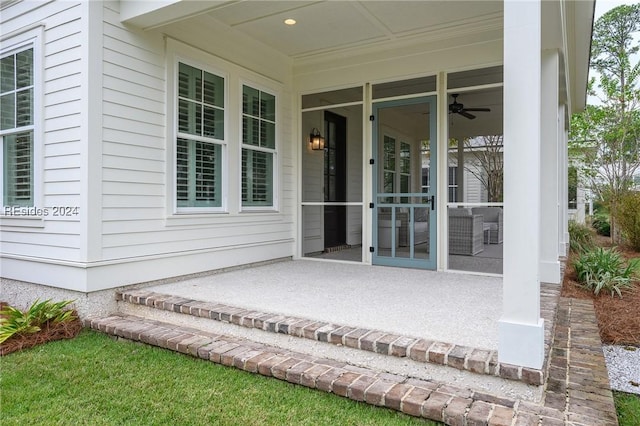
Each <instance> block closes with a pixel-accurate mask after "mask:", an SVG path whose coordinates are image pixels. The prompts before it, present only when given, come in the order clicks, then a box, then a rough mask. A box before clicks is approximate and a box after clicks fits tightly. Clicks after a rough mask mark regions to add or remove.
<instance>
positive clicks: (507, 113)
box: [498, 0, 544, 368]
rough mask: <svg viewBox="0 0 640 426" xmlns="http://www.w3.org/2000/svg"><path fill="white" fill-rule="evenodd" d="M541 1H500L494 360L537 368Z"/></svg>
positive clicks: (540, 325) (540, 356) (540, 340)
mask: <svg viewBox="0 0 640 426" xmlns="http://www.w3.org/2000/svg"><path fill="white" fill-rule="evenodd" d="M540 8H541V0H533V1H526V2H522V1H514V0H507V1H505V2H504V141H505V143H504V202H505V209H504V210H505V211H504V226H505V232H504V251H503V252H504V269H503V290H502V291H503V312H502V318H501V319H500V321H499V331H498V333H499V339H498V360H499V361H500V362H503V363H509V364H516V365H522V366H526V367H531V368H541V367H542V363H543V360H544V321H543V320H542V318H540V277H539V262H540V115H541V9H540Z"/></svg>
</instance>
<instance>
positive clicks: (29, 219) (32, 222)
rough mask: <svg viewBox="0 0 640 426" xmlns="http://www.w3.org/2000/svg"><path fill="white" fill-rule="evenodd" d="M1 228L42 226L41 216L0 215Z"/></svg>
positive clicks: (42, 218)
mask: <svg viewBox="0 0 640 426" xmlns="http://www.w3.org/2000/svg"><path fill="white" fill-rule="evenodd" d="M0 227H1V228H44V217H43V216H26V215H25V216H17V215H0Z"/></svg>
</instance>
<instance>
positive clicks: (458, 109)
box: [449, 93, 491, 120]
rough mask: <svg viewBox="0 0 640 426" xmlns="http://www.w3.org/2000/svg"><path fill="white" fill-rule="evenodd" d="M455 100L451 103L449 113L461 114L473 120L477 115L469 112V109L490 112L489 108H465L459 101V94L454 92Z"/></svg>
mask: <svg viewBox="0 0 640 426" xmlns="http://www.w3.org/2000/svg"><path fill="white" fill-rule="evenodd" d="M451 96H452V97H453V102H452V103H450V104H449V114H460V115H461V116H463V117H466V118H468V119H469V120H473V119H474V118H476V116H475V115H473V114H469V111H478V112H490V111H491V109H489V108H465V107H464V104H461V103H459V102H458V94H457V93H455V94H452V95H451Z"/></svg>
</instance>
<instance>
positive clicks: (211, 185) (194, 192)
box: [176, 63, 225, 209]
mask: <svg viewBox="0 0 640 426" xmlns="http://www.w3.org/2000/svg"><path fill="white" fill-rule="evenodd" d="M177 83H178V102H177V124H178V128H177V137H176V199H177V200H176V202H177V207H178V208H179V209H180V208H190V207H213V208H219V207H222V157H223V155H224V153H223V151H224V147H225V129H224V123H225V120H224V118H225V117H224V114H225V110H224V98H225V93H224V90H225V86H224V78H223V77H220V76H218V75H215V74H212V73H209V72H207V71H204V70H201V69H198V68H196V67H193V66H191V65H187V64H184V63H179V64H178V81H177Z"/></svg>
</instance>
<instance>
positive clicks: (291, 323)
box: [117, 290, 543, 386]
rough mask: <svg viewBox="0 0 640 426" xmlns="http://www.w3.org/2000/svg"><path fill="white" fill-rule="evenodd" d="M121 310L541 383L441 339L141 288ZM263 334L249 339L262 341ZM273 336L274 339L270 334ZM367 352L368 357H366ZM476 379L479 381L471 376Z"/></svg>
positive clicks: (538, 377)
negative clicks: (147, 311)
mask: <svg viewBox="0 0 640 426" xmlns="http://www.w3.org/2000/svg"><path fill="white" fill-rule="evenodd" d="M117 299H118V300H119V305H120V306H121V308H120V310H121V311H123V310H126V309H128V308H127V307H128V306H129V305H133V306H140V307H147V308H149V309H151V310H158V311H162V312H172V313H178V314H182V315H184V316H185V317H193V318H202V319H208V320H213V321H214V322H220V323H226V324H232V325H236V326H239V327H241V328H245V329H254V330H257V331H260V332H268V333H267V334H269V335H273V334H283V335H288V336H292V337H296V338H302V339H301V340H311V341H317V342H323V343H331V344H332V345H331V346H335V345H338V346H342V347H347V348H352V349H359V350H362V351H366V352H374V353H377V354H382V355H386V356H392V357H394V358H395V357H398V358H401V359H403V360H406V359H407V358H409V359H410V360H412V361H416V362H418V363H426V364H427V365H428V366H429V367H427V368H428V369H432V367H430V366H432V365H433V366H446V367H451V368H453V369H456V370H462V371H466V372H471V373H476V374H479V375H480V376H481V377H482V379H480V380H486V379H487V377H486V376H487V375H488V376H495V377H499V378H501V379H507V380H510V381H521V382H524V383H525V384H528V385H533V386H537V385H539V384H541V383H542V381H543V373H542V371H540V370H534V369H528V368H523V367H517V366H513V365H509V364H500V363H498V362H497V354H496V352H495V351H488V350H480V349H474V348H468V347H464V346H459V345H452V344H448V343H443V342H433V341H427V340H424V339H417V338H412V337H407V336H399V335H394V334H390V333H383V332H379V331H375V330H367V329H361V328H358V329H356V328H353V327H347V326H340V325H335V324H329V323H324V322H316V321H313V320H308V319H303V318H295V317H289V316H282V315H277V314H270V313H263V312H256V311H249V310H245V309H241V308H236V307H233V306H228V305H222V304H216V303H212V302H200V301H195V300H189V299H184V298H181V297H176V296H171V295H163V294H158V293H153V292H148V291H145V290H138V291H130V292H123V293H117ZM259 336H261V333H259V334H253V335H252V336H251V338H253V339H260V337H259ZM270 338H272V337H270ZM367 356H369V355H367ZM475 380H477V379H475Z"/></svg>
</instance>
